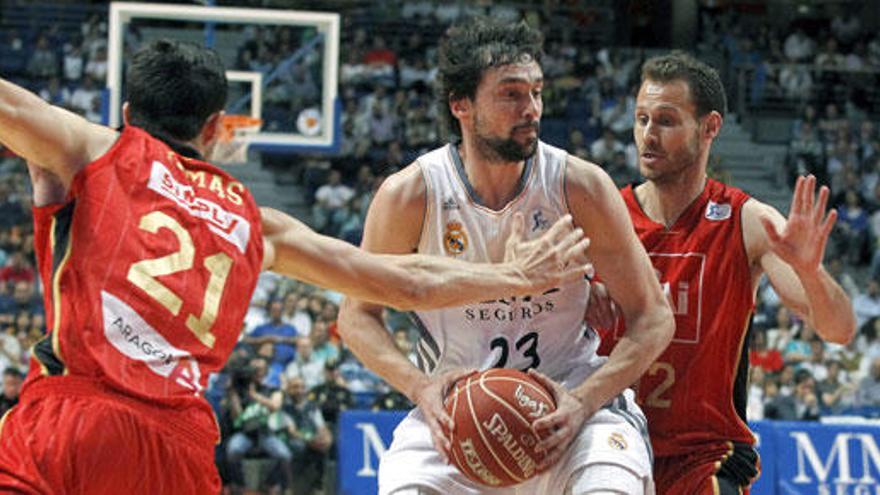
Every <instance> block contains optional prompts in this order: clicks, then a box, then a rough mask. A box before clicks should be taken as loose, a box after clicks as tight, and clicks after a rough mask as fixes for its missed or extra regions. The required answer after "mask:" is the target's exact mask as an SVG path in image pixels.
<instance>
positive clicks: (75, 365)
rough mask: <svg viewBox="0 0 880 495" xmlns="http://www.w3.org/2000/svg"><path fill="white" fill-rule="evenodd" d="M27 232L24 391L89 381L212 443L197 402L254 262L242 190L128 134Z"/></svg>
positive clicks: (254, 214)
mask: <svg viewBox="0 0 880 495" xmlns="http://www.w3.org/2000/svg"><path fill="white" fill-rule="evenodd" d="M34 224H35V239H34V243H35V248H36V252H37V258H38V265H39V270H40V276H41V280H42V283H43V284H44V287H45V290H44V294H45V296H44V303H45V307H46V317H47V319H46V321H47V326H48V328H49V333H48V334H47V335H46V337H45V338H44V339H43V340H41V341H40V342H39V343H37V344H36V345H35V346H34V352H33V358H32V360H31V367H30V373H29V375H28V379H27V382H26V384H25V391H27V388H28V387H29V386H31V385H33V384H34V383H35V382H39V381H40V380H41V379H42V378H43V377H44V376H52V375H71V376H82V377H89V378H92V379H94V380H95V381H96V382H97V383H100V384H101V385H102V386H105V387H106V388H107V389H109V390H111V391H114V392H118V393H120V394H123V395H125V396H126V397H128V398H133V399H135V400H134V401H133V402H134V403H135V404H136V403H138V402H144V403H149V404H151V405H152V406H154V407H155V406H160V407H161V406H169V414H172V413H173V412H174V411H179V412H182V413H185V418H186V419H185V420H184V421H185V422H186V423H187V424H193V423H195V426H196V427H197V428H198V429H199V431H200V432H202V433H204V432H210V434H211V435H212V437H214V438H216V436H217V432H216V423H215V421H214V418H213V414H212V413H211V410H210V407H209V406H208V404H207V402H206V401H205V400H204V399H203V398H202V392H203V391H204V389H205V387H206V384H207V379H208V375H209V374H210V373H212V372H215V371H217V370H218V369H220V368H221V367H222V366H223V365H224V363H225V362H226V359H227V357H228V355H229V353H230V352H231V350H232V347H233V346H234V345H235V343H236V341H237V339H238V335H239V332H240V330H241V326H242V319H243V318H244V314H245V311H246V310H247V308H248V304H249V302H250V296H251V293H252V291H253V289H254V286H255V285H256V281H257V276H258V275H259V272H260V269H261V263H262V256H263V243H262V233H261V227H260V213H259V210H258V208H257V206H256V204H255V203H254V200H253V198H252V197H251V196H250V194H249V193H248V191H247V190H246V189H245V188H244V186H243V185H242V184H241V183H240V182H238V181H236V180H235V179H234V178H233V177H231V176H230V175H228V174H226V173H225V172H223V171H222V170H220V169H218V168H216V167H214V166H212V165H209V164H207V163H204V162H202V161H199V160H195V159H190V158H186V157H183V156H181V155H180V154H178V153H175V152H174V151H172V150H171V149H170V148H169V147H168V146H167V145H166V144H164V143H163V142H161V141H159V140H158V139H155V138H153V137H152V136H150V135H149V134H147V133H146V132H144V131H143V130H140V129H137V128H135V127H130V126H129V127H126V128H125V129H124V130H123V131H122V133H121V134H120V136H119V139H118V141H117V142H116V143H115V144H114V145H113V147H112V148H111V149H110V150H109V151H108V152H107V153H106V154H105V155H104V156H102V157H100V158H99V159H97V160H96V161H94V162H93V163H91V164H89V165H88V166H86V167H85V168H84V169H83V170H82V171H81V172H79V173H78V174H77V175H76V177H75V179H74V180H73V183H72V185H71V189H70V194H69V197H68V200H67V202H66V203H65V204H63V205H51V206H47V207H42V208H35V209H34ZM160 419H163V420H167V421H175V418H171V417H168V418H160Z"/></svg>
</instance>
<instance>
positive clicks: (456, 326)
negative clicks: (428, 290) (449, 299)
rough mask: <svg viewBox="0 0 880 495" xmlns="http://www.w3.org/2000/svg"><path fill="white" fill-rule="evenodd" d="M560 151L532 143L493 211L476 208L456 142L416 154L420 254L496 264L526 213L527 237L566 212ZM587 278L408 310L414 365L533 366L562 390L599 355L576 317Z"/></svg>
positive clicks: (580, 315)
mask: <svg viewBox="0 0 880 495" xmlns="http://www.w3.org/2000/svg"><path fill="white" fill-rule="evenodd" d="M566 157H567V153H566V152H565V151H563V150H561V149H558V148H555V147H552V146H549V145H547V144H545V143H542V142H539V143H538V150H537V153H536V154H535V156H534V157H533V158H532V159H530V160H528V161H527V163H526V165H525V169H524V171H523V174H522V178H521V179H520V184H519V191H518V193H517V194H516V196H515V198H514V199H513V200H512V201H510V203H508V204H507V205H506V206H505V207H504V208H503V209H501V210H500V211H494V210H491V209H489V208H487V207H485V206H483V205H482V204H481V202H480V199H479V198H478V197H477V194H476V193H475V191H474V190H473V188H472V187H471V185H470V183H469V182H468V180H467V176H466V174H465V170H464V166H463V164H462V162H461V157H460V155H459V154H458V150H457V148H456V147H455V146H454V145H447V146H444V147H442V148H439V149H436V150H434V151H431V152H430V153H427V154H425V155H423V156H422V157H420V158H419V159H418V161H417V163H418V164H419V167H420V168H421V171H422V175H423V177H424V179H425V184H426V186H427V187H426V188H427V208H426V211H425V220H424V227H423V229H422V235H421V239H420V241H419V249H418V252H419V253H424V254H431V255H439V256H448V257H455V258H458V259H462V260H466V261H471V262H499V261H502V260H503V258H504V248H505V243H506V241H507V238H508V236H509V235H510V232H511V229H512V227H513V219H514V214H515V213H517V212H521V213H522V214H523V216H524V217H525V223H526V225H525V232H526V236H527V238H534V237H538V236H540V235H541V234H542V233H543V232H544V231H546V230H547V229H549V228H550V227H551V226H552V225H553V224H554V223H555V222H556V220H557V219H559V218H560V217H561V216H563V215H565V214H566V213H568V206H567V203H566V199H565V192H564V177H565V163H566ZM586 305H587V286H586V282H585V281H575V282H572V283H569V284H567V285H564V286H561V287H556V288H553V289H550V290H547V291H545V292H543V293H541V294H532V295H529V296H520V297H515V296H511V297H507V298H504V299H499V300H487V301H483V302H480V303H476V304H471V305H467V306H459V307H454V308H446V309H440V310H431V311H418V312H416V313H414V315H413V316H414V318H413V319H414V320H415V322H416V325H417V326H418V329H419V332H420V339H419V342H418V345H417V356H418V364H419V367H420V368H421V369H422V370H423V371H425V372H428V373H430V374H433V373H437V372H443V371H446V370H449V369H451V368H455V367H474V368H477V369H480V370H484V369H488V368H492V367H502V368H516V369H520V370H526V369H528V368H537V370H538V371H540V372H542V373H544V374H545V375H547V376H549V377H551V378H553V379H554V380H556V381H557V382H559V383H562V384H563V385H564V386H566V387H568V388H572V387H575V386H577V385H578V384H580V383H581V382H582V381H583V380H584V379H585V378H586V377H587V376H589V375H590V373H592V372H593V371H594V370H595V368H597V367H598V366H599V365H600V364H601V363H602V362H604V358H599V357H597V356H596V348H597V347H598V342H599V338H598V337H597V336H596V334H595V332H594V331H593V330H592V329H590V328H589V327H587V326H586V325H585V324H584V323H583V319H584V311H585V309H586Z"/></svg>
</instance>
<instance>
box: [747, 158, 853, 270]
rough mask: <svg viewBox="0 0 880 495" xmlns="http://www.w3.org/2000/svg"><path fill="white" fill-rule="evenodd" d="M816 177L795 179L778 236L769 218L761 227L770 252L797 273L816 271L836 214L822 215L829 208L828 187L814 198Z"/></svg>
mask: <svg viewBox="0 0 880 495" xmlns="http://www.w3.org/2000/svg"><path fill="white" fill-rule="evenodd" d="M815 188H816V177H814V176H812V175H810V176H807V177H798V179H797V184H796V185H795V188H794V196H792V198H791V208H790V210H789V212H788V219H787V220H786V222H785V226H784V227H783V229H782V231H781V232H780V231H779V230H778V229H777V227H776V225H774V224H773V222H771V221H770V219H769V218H766V217H762V218H761V223H762V224H763V226H764V230H765V231H766V232H767V237H768V239H769V241H770V249H772V250H773V252H774V253H775V254H776V255H777V256H779V257H780V258H781V259H782V261H785V262H786V263H788V264H789V265H791V267H792V268H794V269H795V270H796V271H802V270H803V271H807V270H815V269H817V268H818V267H819V265H820V264H821V263H822V257H823V255H824V254H825V244H826V243H827V242H828V236H829V235H830V234H831V228H832V227H834V222H835V221H836V220H837V211H836V210H831V211H830V212H828V213H827V214H826V213H825V207H826V206H827V205H828V195H829V191H828V187H827V186H822V187H821V188H820V189H819V197H818V200H817V199H816V197H815Z"/></svg>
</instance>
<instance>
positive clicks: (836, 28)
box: [831, 8, 862, 47]
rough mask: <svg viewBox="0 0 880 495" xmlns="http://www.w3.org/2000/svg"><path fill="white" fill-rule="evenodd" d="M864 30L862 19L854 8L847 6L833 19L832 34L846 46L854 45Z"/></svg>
mask: <svg viewBox="0 0 880 495" xmlns="http://www.w3.org/2000/svg"><path fill="white" fill-rule="evenodd" d="M861 32H862V21H861V20H860V19H859V16H858V15H857V14H856V12H855V9H854V8H846V9H845V11H843V12H838V13H837V15H835V16H834V18H833V19H831V34H833V35H834V38H835V39H836V40H837V41H839V42H840V44H841V45H842V46H844V47H852V45H853V44H854V43H855V42H856V40H857V39H859V36H860V35H861Z"/></svg>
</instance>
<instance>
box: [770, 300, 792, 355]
mask: <svg viewBox="0 0 880 495" xmlns="http://www.w3.org/2000/svg"><path fill="white" fill-rule="evenodd" d="M799 328H800V327H799V325H797V324H796V323H795V322H794V321H792V319H791V312H789V310H788V308H786V307H785V306H782V305H779V306H778V309H777V310H776V326H775V327H774V328H771V329H770V330H767V348H768V349H775V350H777V351H779V352H780V353H781V352H782V351H784V350H785V348H786V347H787V346H788V343H789V342H791V339H792V338H794V335H795V334H796V333H797V331H798V329H799Z"/></svg>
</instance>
